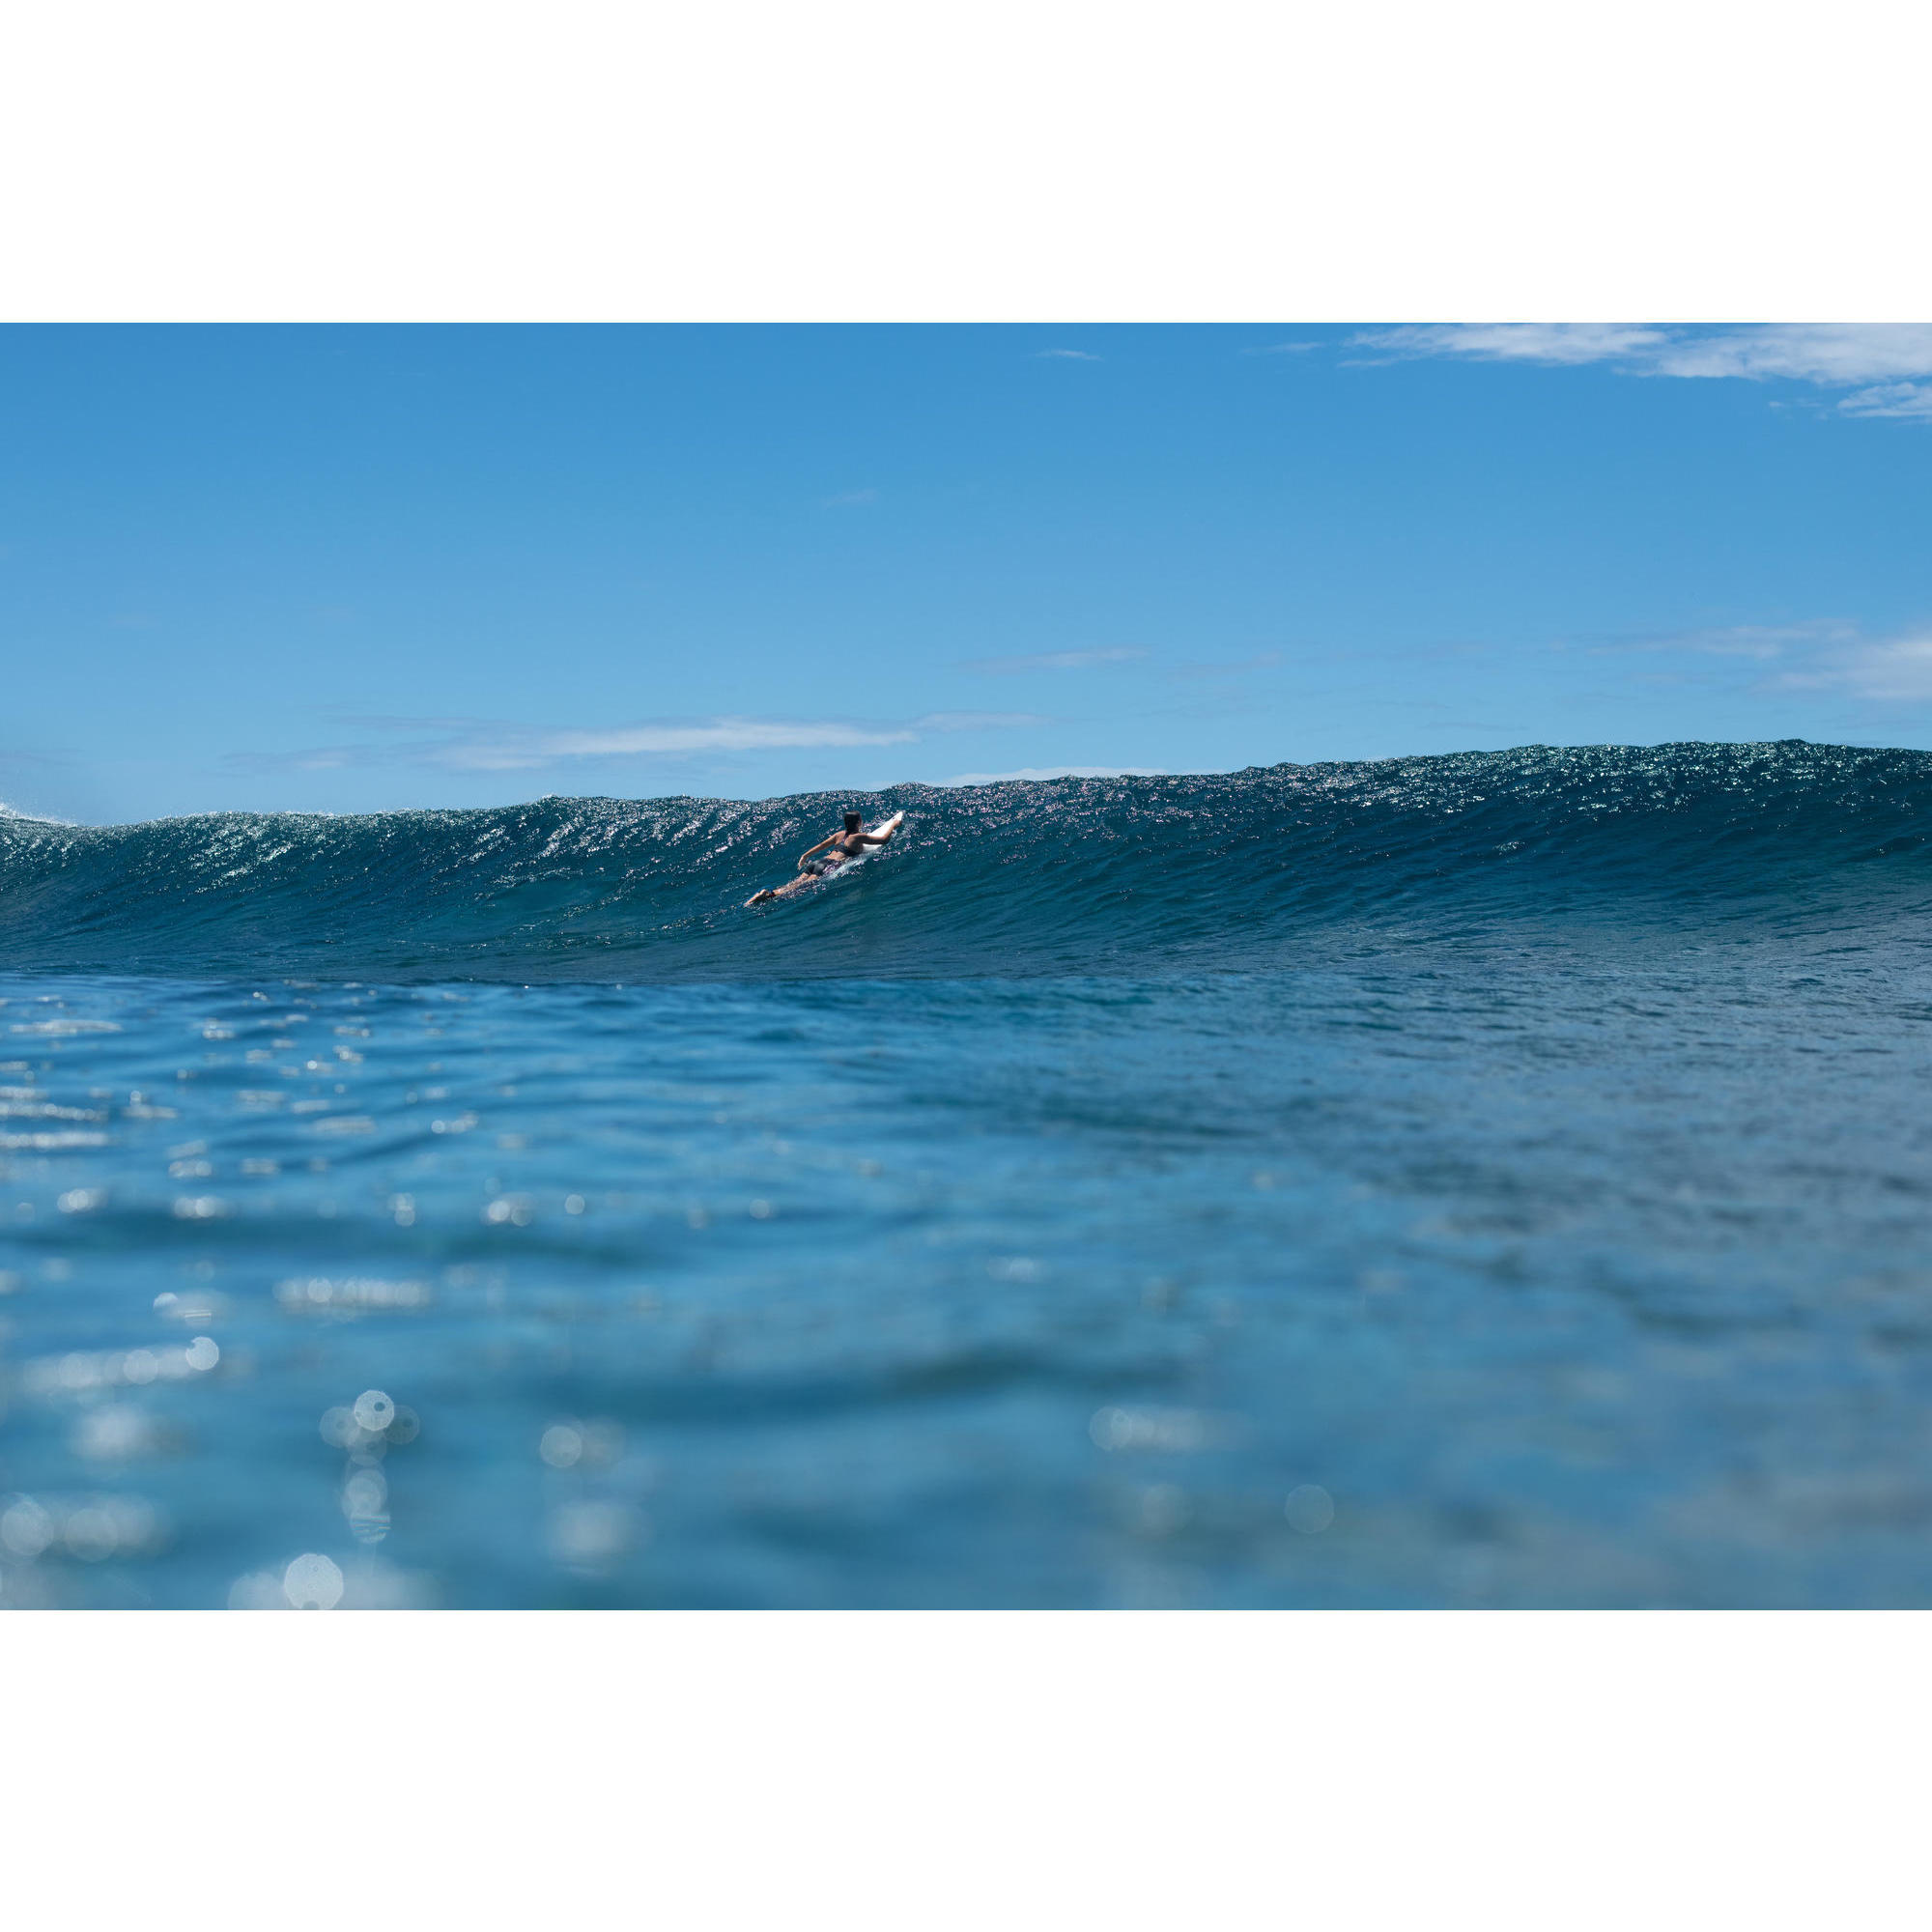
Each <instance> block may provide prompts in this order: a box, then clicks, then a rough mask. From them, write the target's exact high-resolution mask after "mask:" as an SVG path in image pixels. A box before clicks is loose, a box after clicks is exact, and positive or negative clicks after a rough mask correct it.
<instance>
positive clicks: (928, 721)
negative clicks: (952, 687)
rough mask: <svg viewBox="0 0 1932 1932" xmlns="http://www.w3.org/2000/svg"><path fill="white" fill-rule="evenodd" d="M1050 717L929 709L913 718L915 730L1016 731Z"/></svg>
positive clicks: (1048, 720)
mask: <svg viewBox="0 0 1932 1932" xmlns="http://www.w3.org/2000/svg"><path fill="white" fill-rule="evenodd" d="M1052 722H1053V721H1052V719H1050V718H1041V717H1039V716H1037V714H1036V713H1034V712H1031V711H931V712H928V713H927V714H926V715H925V716H924V717H923V718H921V719H917V720H915V722H914V724H913V727H912V728H913V729H914V730H915V731H1018V730H1024V729H1026V728H1027V727H1029V726H1031V725H1050V724H1052Z"/></svg>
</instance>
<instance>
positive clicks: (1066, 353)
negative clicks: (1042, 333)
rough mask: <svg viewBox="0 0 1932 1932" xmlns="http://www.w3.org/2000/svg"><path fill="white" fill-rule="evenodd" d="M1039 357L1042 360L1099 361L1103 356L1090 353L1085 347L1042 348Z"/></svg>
mask: <svg viewBox="0 0 1932 1932" xmlns="http://www.w3.org/2000/svg"><path fill="white" fill-rule="evenodd" d="M1039 359H1040V360H1041V361H1042V362H1098V361H1099V360H1100V359H1101V358H1100V357H1099V356H1097V355H1089V354H1088V353H1087V351H1086V350H1084V349H1042V350H1041V351H1040V352H1039Z"/></svg>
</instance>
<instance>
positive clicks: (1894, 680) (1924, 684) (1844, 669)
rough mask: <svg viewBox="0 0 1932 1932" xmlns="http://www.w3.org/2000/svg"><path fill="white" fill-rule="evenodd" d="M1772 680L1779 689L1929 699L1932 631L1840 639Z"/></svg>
mask: <svg viewBox="0 0 1932 1932" xmlns="http://www.w3.org/2000/svg"><path fill="white" fill-rule="evenodd" d="M1771 682H1772V685H1773V687H1774V688H1775V689H1778V690H1784V691H1841V692H1843V693H1845V694H1846V695H1847V696H1851V697H1856V698H1861V699H1862V700H1863V701H1864V702H1866V703H1868V704H1924V703H1928V702H1932V631H1918V632H1914V633H1912V634H1910V635H1908V636H1905V637H1902V638H1887V639H1876V640H1869V641H1868V640H1864V639H1859V640H1856V641H1840V642H1838V643H1835V644H1834V645H1833V647H1832V648H1831V649H1829V650H1827V651H1824V652H1821V653H1820V654H1819V655H1818V657H1817V658H1816V659H1815V660H1814V661H1813V662H1812V663H1810V664H1808V665H1804V666H1802V667H1800V668H1797V669H1794V670H1787V671H1781V672H1779V673H1778V675H1777V676H1776V677H1775V678H1773V679H1772V680H1771Z"/></svg>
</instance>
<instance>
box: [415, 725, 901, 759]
mask: <svg viewBox="0 0 1932 1932" xmlns="http://www.w3.org/2000/svg"><path fill="white" fill-rule="evenodd" d="M918 736H919V733H918V732H917V731H911V730H907V729H905V728H904V727H903V726H901V727H899V728H896V729H888V730H867V729H866V728H864V727H863V726H860V725H836V724H771V723H766V722H763V721H761V720H758V719H753V718H720V719H718V720H716V721H715V722H713V723H711V724H708V725H623V726H619V727H617V728H616V729H613V730H606V731H535V732H526V731H515V730H511V731H505V732H503V733H501V734H497V735H491V736H484V735H481V734H478V735H475V736H471V737H467V738H459V739H456V740H454V741H453V742H451V743H449V744H446V745H440V746H436V747H434V748H433V749H431V750H430V751H428V752H427V753H424V757H425V760H426V762H428V763H431V764H437V765H444V766H447V767H449V768H450V769H451V770H454V771H466V772H510V771H527V770H529V769H530V768H531V767H533V766H537V765H554V764H560V763H564V762H566V761H568V760H570V759H573V758H635V757H643V756H658V757H691V756H694V755H696V754H698V753H705V752H711V753H732V752H780V751H787V752H789V751H812V750H822V749H826V748H837V747H843V746H856V745H909V744H912V743H913V742H914V741H915V740H916V739H917V738H918Z"/></svg>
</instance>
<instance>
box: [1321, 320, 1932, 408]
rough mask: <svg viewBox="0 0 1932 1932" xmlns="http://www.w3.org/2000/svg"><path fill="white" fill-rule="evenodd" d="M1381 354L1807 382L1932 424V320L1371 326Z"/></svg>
mask: <svg viewBox="0 0 1932 1932" xmlns="http://www.w3.org/2000/svg"><path fill="white" fill-rule="evenodd" d="M1350 342H1351V346H1353V347H1354V348H1355V349H1357V350H1361V351H1366V352H1368V353H1369V354H1371V355H1385V356H1390V357H1396V358H1408V357H1415V356H1432V355H1449V356H1458V357H1462V358H1463V359H1465V360H1474V361H1482V362H1538V363H1544V364H1548V365H1560V366H1577V365H1580V364H1583V363H1590V362H1604V363H1608V364H1610V365H1612V366H1613V367H1616V368H1619V369H1622V370H1625V371H1627V372H1628V373H1629V374H1632V375H1636V376H1676V377H1685V378H1690V379H1705V380H1710V379H1722V378H1729V379H1734V380H1743V381H1746V382H1755V383H1761V382H1770V381H1775V380H1782V381H1786V382H1795V383H1807V384H1812V385H1814V386H1815V387H1818V388H1823V389H1848V390H1851V391H1852V392H1853V393H1851V394H1848V395H1844V396H1841V397H1839V398H1838V399H1837V408H1838V409H1839V410H1841V411H1842V412H1845V413H1846V414H1847V415H1858V416H1899V417H1908V418H1915V419H1918V420H1932V324H1922V323H1872V324H1861V323H1790V324H1766V325H1750V326H1747V327H1717V328H1711V327H1695V328H1692V327H1677V326H1670V327H1660V326H1653V325H1649V324H1635V323H1541V322H1505V323H1472V324H1465V323H1456V324H1445V325H1440V326H1431V327H1406V328H1379V329H1370V330H1367V331H1365V332H1363V333H1361V334H1358V335H1355V336H1353V337H1351V338H1350Z"/></svg>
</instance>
